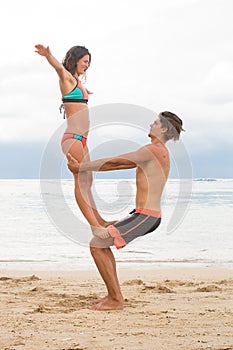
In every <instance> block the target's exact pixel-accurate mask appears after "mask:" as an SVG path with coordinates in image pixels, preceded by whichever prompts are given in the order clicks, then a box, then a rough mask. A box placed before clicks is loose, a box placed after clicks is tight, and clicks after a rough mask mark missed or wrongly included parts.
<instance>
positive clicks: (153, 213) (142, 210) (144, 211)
mask: <svg viewBox="0 0 233 350" xmlns="http://www.w3.org/2000/svg"><path fill="white" fill-rule="evenodd" d="M135 213H140V214H145V215H149V216H155V217H156V218H161V216H162V214H161V211H156V210H152V209H146V208H135Z"/></svg>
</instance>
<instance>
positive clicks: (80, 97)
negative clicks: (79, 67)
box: [62, 78, 88, 103]
mask: <svg viewBox="0 0 233 350" xmlns="http://www.w3.org/2000/svg"><path fill="white" fill-rule="evenodd" d="M75 79H76V78H75ZM76 80H77V84H76V86H75V87H74V88H73V90H72V91H70V92H69V93H68V94H66V95H65V96H63V98H62V102H63V103H66V102H81V103H87V102H88V93H87V92H86V90H85V89H84V87H83V86H82V84H81V81H80V80H78V79H76Z"/></svg>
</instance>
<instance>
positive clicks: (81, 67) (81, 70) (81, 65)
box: [77, 55, 90, 75]
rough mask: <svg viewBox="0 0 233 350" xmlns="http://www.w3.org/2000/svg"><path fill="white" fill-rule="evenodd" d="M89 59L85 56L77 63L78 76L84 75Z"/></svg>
mask: <svg viewBox="0 0 233 350" xmlns="http://www.w3.org/2000/svg"><path fill="white" fill-rule="evenodd" d="M89 61H90V57H89V55H85V56H83V57H82V58H80V60H78V62H77V73H78V75H81V74H84V73H85V72H86V70H87V69H88V67H89Z"/></svg>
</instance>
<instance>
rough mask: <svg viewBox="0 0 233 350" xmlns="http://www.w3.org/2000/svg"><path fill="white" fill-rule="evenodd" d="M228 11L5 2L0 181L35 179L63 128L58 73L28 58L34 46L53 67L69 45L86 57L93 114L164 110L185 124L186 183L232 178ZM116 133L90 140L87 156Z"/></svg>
mask: <svg viewBox="0 0 233 350" xmlns="http://www.w3.org/2000/svg"><path fill="white" fill-rule="evenodd" d="M232 13H233V1H232V0H144V1H141V0H140V1H139V0H124V1H122V2H120V1H118V2H116V1H114V2H113V1H110V0H98V1H95V0H89V1H78V0H75V1H73V0H69V1H68V2H64V1H61V0H57V1H56V2H52V1H51V2H50V1H48V0H40V1H37V2H35V1H32V0H21V1H16V0H13V1H10V2H4V3H3V4H2V5H1V22H0V29H1V33H2V35H1V56H0V57H1V59H0V99H1V103H0V106H1V108H0V120H1V126H0V147H1V148H0V157H1V168H0V177H1V178H12V177H13V178H14V177H16V178H17V177H38V174H39V170H38V169H39V165H40V161H41V157H42V151H43V149H44V148H45V147H46V144H47V143H48V142H49V140H50V138H51V135H52V134H53V133H54V132H55V131H56V130H57V129H58V128H59V127H61V126H62V125H64V121H63V119H62V116H61V115H60V114H59V110H58V108H59V105H60V103H61V96H60V91H59V88H58V78H57V76H56V73H55V71H53V69H52V68H51V67H50V66H49V65H48V63H47V62H46V60H45V59H44V58H43V57H41V56H39V55H37V54H36V53H35V52H34V51H35V49H34V45H35V44H38V43H41V44H44V45H49V46H50V48H51V51H52V53H53V54H54V56H55V57H57V59H58V60H60V61H61V60H62V59H63V57H64V56H65V53H66V52H67V51H68V49H69V48H70V47H72V46H74V45H85V46H86V47H87V48H88V49H89V50H90V52H91V54H92V63H91V67H90V69H89V70H88V77H87V83H86V86H87V87H88V88H89V90H91V91H93V92H94V94H93V95H91V96H90V102H89V107H90V109H95V107H96V106H99V105H103V104H112V103H119V104H123V103H124V104H133V105H138V106H140V107H143V108H147V109H149V110H151V111H154V112H155V113H158V112H160V111H162V110H170V111H172V112H174V113H176V114H178V115H179V116H180V117H181V118H182V119H183V121H184V127H185V129H186V133H184V134H183V136H182V141H183V144H184V146H185V147H186V149H187V151H188V153H189V155H190V159H191V163H192V166H193V176H194V177H230V178H232V177H233V166H232V150H233V137H232V133H233V118H232V110H233V46H232V37H233V21H232ZM142 118H143V116H142ZM152 119H153V113H152ZM126 122H127V120H126ZM148 127H149V125H148ZM109 128H110V129H109ZM145 129H147V125H145ZM135 130H136V128H135ZM114 132H119V130H116V128H115V129H114V127H113V128H111V125H110V126H108V127H107V128H106V130H104V129H103V130H101V132H96V133H95V132H91V133H90V138H89V140H90V141H89V142H90V148H94V147H95V141H94V139H98V138H99V139H101V138H102V139H103V140H105V137H106V139H108V138H109V137H110V136H112V137H113V138H114ZM132 133H133V130H131V131H130V132H129V137H131V136H132ZM145 135H146V132H145ZM132 137H133V136H132ZM99 139H98V140H99ZM142 139H143V138H142ZM143 141H144V139H143ZM148 141H149V139H148ZM98 142H99V141H98Z"/></svg>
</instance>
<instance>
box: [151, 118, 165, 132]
mask: <svg viewBox="0 0 233 350" xmlns="http://www.w3.org/2000/svg"><path fill="white" fill-rule="evenodd" d="M163 130H164V128H162V125H161V121H160V118H159V116H158V117H157V118H156V119H155V121H154V122H153V123H152V124H150V131H149V135H148V136H149V137H153V136H154V137H160V136H161V135H162V134H163V133H164V131H163Z"/></svg>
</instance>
